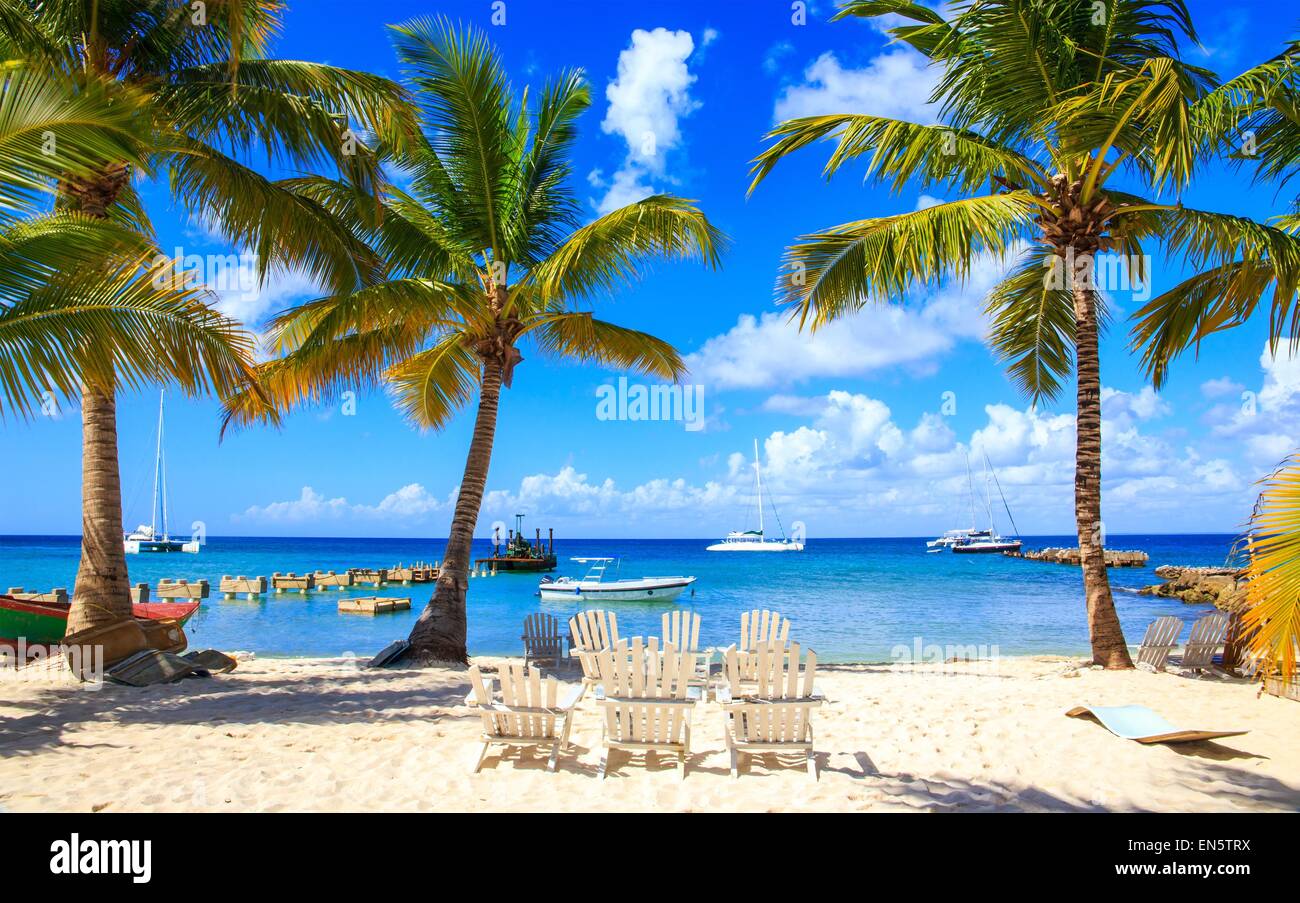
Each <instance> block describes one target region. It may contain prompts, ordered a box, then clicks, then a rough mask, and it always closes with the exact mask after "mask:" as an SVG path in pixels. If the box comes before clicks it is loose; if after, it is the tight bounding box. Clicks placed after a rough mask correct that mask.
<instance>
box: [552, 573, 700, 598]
mask: <svg viewBox="0 0 1300 903" xmlns="http://www.w3.org/2000/svg"><path fill="white" fill-rule="evenodd" d="M694 582H695V578H694V577H645V578H642V579H640V580H610V581H604V582H595V581H585V580H565V579H563V578H561V579H560V580H551V581H544V582H543V583H542V584H541V585H539V586H538V588H537V589H538V592H539V593H540V594H541V597H542V601H543V602H671V601H672V600H674V599H676V598H677V597H678V596H680V595H681V594H682V593H683V592H684V591H685V590H686V587H688V586H690V585H691V584H692V583H694Z"/></svg>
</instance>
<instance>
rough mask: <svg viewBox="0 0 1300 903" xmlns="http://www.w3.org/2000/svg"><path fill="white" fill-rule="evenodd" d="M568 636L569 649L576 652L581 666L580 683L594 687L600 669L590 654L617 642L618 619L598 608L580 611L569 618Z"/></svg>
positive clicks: (598, 680)
mask: <svg viewBox="0 0 1300 903" xmlns="http://www.w3.org/2000/svg"><path fill="white" fill-rule="evenodd" d="M569 636H570V639H569V647H570V649H571V650H573V651H576V652H577V655H578V662H579V664H581V665H582V682H583V684H584V685H586V686H589V687H594V686H595V685H596V684H598V683H600V669H599V667H598V666H597V664H596V659H595V657H594V655H592V653H596V652H599V651H600V650H602V649H608V648H609V647H610V646H613V645H614V644H616V643H617V642H618V618H617V617H616V616H615V615H614V613H613V612H612V611H602V610H601V609H599V608H592V609H588V610H587V611H580V612H578V613H577V614H576V615H574V616H573V617H571V618H569Z"/></svg>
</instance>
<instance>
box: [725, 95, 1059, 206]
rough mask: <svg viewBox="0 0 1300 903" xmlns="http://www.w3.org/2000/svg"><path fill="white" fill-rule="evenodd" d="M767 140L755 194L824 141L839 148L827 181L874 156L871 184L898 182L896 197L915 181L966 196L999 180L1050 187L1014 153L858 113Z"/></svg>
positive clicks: (970, 137) (809, 121)
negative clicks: (790, 159) (791, 159)
mask: <svg viewBox="0 0 1300 903" xmlns="http://www.w3.org/2000/svg"><path fill="white" fill-rule="evenodd" d="M764 140H766V141H772V142H773V143H772V145H771V146H770V147H769V148H767V150H765V151H763V153H762V154H760V155H759V156H758V157H756V158H755V159H754V161H753V165H752V166H751V167H750V173H751V174H752V175H753V177H754V178H753V181H752V182H750V185H749V192H750V193H751V194H752V193H753V192H754V189H755V188H757V187H758V183H759V182H761V181H762V180H763V179H764V178H765V177H766V176H767V174H768V173H769V172H771V170H772V168H773V167H774V166H776V164H777V163H778V162H780V161H781V160H782V159H783V158H785V157H787V156H789V155H790V154H792V153H794V152H795V151H797V150H799V149H800V148H803V147H806V146H807V145H809V144H811V143H813V142H814V141H819V140H835V141H836V142H837V143H836V147H835V150H834V152H833V153H832V154H831V156H830V158H829V159H828V160H827V161H826V166H825V168H824V169H823V171H822V172H823V174H824V175H825V176H826V178H828V179H829V178H830V177H831V176H833V175H834V174H835V173H836V172H837V171H838V170H839V169H840V167H842V166H844V164H845V163H848V162H849V161H852V160H856V159H858V158H859V157H863V156H867V155H869V159H868V161H867V171H866V178H867V179H875V180H880V181H886V180H892V181H891V184H890V187H891V189H892V190H893V191H895V192H898V191H901V190H902V188H903V187H904V185H905V184H906V183H908V182H909V181H911V180H913V179H917V180H919V182H920V187H921V188H925V187H928V186H930V185H936V184H938V185H944V186H945V187H948V188H952V189H956V190H960V191H972V190H975V189H978V188H981V187H987V186H990V184H991V182H992V180H993V179H994V178H995V177H1001V178H1003V179H1004V180H1006V181H1010V182H1013V183H1014V182H1026V183H1033V184H1038V185H1045V184H1046V182H1047V176H1046V174H1045V173H1044V172H1043V170H1042V167H1041V166H1039V165H1038V164H1037V163H1035V162H1034V161H1033V160H1030V159H1028V158H1027V157H1024V156H1022V155H1021V154H1020V153H1018V152H1017V151H1015V150H1013V149H1012V148H1010V147H1005V146H1002V145H1000V144H998V143H996V142H993V141H990V140H988V139H986V138H984V137H983V136H982V135H979V134H977V133H975V132H972V131H969V130H965V129H954V128H949V127H947V126H943V125H919V124H917V123H914V122H906V121H904V120H899V119H889V118H886V117H882V116H869V115H865V114H852V113H845V114H838V115H832V116H806V117H802V118H799V119H791V120H789V121H787V122H783V123H781V124H780V125H779V126H777V127H776V128H775V129H773V130H772V131H770V132H768V133H767V135H765V136H764Z"/></svg>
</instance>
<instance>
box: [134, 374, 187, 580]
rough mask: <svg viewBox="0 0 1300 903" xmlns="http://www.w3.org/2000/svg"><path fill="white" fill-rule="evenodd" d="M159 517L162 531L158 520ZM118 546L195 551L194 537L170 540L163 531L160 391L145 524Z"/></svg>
mask: <svg viewBox="0 0 1300 903" xmlns="http://www.w3.org/2000/svg"><path fill="white" fill-rule="evenodd" d="M160 518H161V520H162V532H161V533H159V532H158V521H159V519H160ZM122 546H123V548H125V550H126V551H127V553H128V554H131V555H135V554H138V553H140V552H198V550H199V543H198V541H197V540H191V541H189V542H186V541H184V540H180V539H172V538H171V536H170V535H169V534H168V532H167V459H166V456H165V455H164V454H163V393H162V392H159V393H158V448H157V452H156V455H155V457H154V465H153V507H152V508H151V509H150V510H149V523H147V524H141V525H140V526H138V527H136V528H135V529H134V530H132V531H131V532H130V533H127V534H125V536H124V537H123V539H122Z"/></svg>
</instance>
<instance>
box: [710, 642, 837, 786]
mask: <svg viewBox="0 0 1300 903" xmlns="http://www.w3.org/2000/svg"><path fill="white" fill-rule="evenodd" d="M753 659H754V667H753V671H754V672H755V679H756V681H757V684H758V686H757V689H756V690H755V691H754V692H749V691H748V690H746V689H743V688H742V686H741V681H742V680H746V678H745V676H744V675H745V672H746V670H747V669H746V668H745V665H744V659H743V657H742V656H741V653H740V650H738V649H737V648H736V647H735V646H730V647H728V648H727V651H726V652H725V653H724V660H725V663H726V664H725V667H726V676H727V683H726V686H725V687H723V689H722V691H721V692H720V693H719V696H718V698H719V700H720V701H721V702H722V704H723V705H722V710H723V711H724V712H725V713H726V715H727V751H728V752H729V753H730V754H731V776H732V777H733V778H734V777H738V776H739V774H740V756H741V755H755V754H759V753H776V754H778V755H780V754H783V753H786V754H788V753H803V755H804V759H805V761H806V763H807V766H808V774H809V776H810V777H812V779H813V780H814V781H815V780H817V777H818V775H817V757H816V754H815V753H814V752H813V729H812V716H813V710H814V709H816V708H817V707H818V706H820V705H821V704H822V702H823V701H824V700H823V698H822V696H821V694H819V693H818V692H817V691H816V688H815V687H814V686H813V681H814V680H815V679H816V677H817V653H816V652H813V651H812V650H811V649H809V650H808V652H807V657H806V660H805V662H804V667H803V673H802V674H800V673H799V644H798V643H792V644H790V648H789V649H788V650H786V649H782V648H779V647H768V646H760V647H759V648H758V649H757V650H756V651H755V652H754V654H753Z"/></svg>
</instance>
